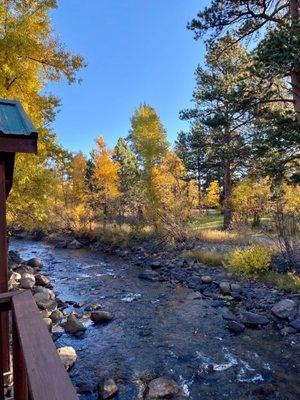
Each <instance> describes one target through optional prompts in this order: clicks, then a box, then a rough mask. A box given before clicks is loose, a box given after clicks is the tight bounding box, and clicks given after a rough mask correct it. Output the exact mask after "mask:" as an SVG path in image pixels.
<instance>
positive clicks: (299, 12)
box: [290, 0, 300, 122]
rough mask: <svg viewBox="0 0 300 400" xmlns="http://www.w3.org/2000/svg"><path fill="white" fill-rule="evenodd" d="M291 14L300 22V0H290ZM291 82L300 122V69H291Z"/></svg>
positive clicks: (294, 20) (292, 18) (292, 17)
mask: <svg viewBox="0 0 300 400" xmlns="http://www.w3.org/2000/svg"><path fill="white" fill-rule="evenodd" d="M290 16H291V20H292V21H293V22H295V23H299V19H300V0H290ZM291 84H292V93H293V100H294V108H295V112H296V117H297V120H298V121H299V122H300V71H291Z"/></svg>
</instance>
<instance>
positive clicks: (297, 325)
mask: <svg viewBox="0 0 300 400" xmlns="http://www.w3.org/2000/svg"><path fill="white" fill-rule="evenodd" d="M290 325H291V327H292V328H294V329H296V331H297V332H300V318H297V319H295V320H294V321H292V322H291V323H290Z"/></svg>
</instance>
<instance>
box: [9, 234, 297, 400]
mask: <svg viewBox="0 0 300 400" xmlns="http://www.w3.org/2000/svg"><path fill="white" fill-rule="evenodd" d="M10 248H11V249H14V250H18V251H20V253H21V255H22V257H23V258H24V259H28V258H31V257H39V258H41V259H42V260H43V262H44V268H43V272H44V273H45V274H48V275H49V276H50V277H51V280H52V284H53V285H54V289H55V291H56V293H57V295H58V296H59V297H60V299H61V300H63V301H76V302H82V303H84V305H83V306H82V308H81V309H79V310H76V311H78V312H80V311H82V312H83V310H84V307H85V306H86V305H88V304H89V303H100V304H101V306H102V308H103V309H105V310H108V311H111V312H112V313H113V315H114V319H113V321H112V322H111V323H109V324H107V325H97V326H96V325H94V324H92V323H90V322H86V324H87V330H86V332H85V333H84V334H83V335H82V336H81V337H79V338H76V337H74V336H71V335H69V334H63V335H62V336H61V337H60V338H59V339H58V340H57V341H56V345H57V346H58V347H60V346H66V345H68V346H73V347H74V348H75V350H76V352H77V354H78V361H77V362H76V364H75V367H74V368H73V369H72V371H71V376H72V380H73V381H74V382H88V383H90V384H92V385H96V384H97V383H98V380H99V371H105V372H106V373H108V374H109V375H110V376H111V377H113V378H114V379H115V380H116V381H117V383H118V385H119V388H120V391H119V394H118V396H117V399H122V400H127V399H128V400H129V399H137V398H138V384H137V382H138V379H139V377H140V376H142V375H143V374H145V373H147V372H154V373H157V374H158V375H168V376H170V377H172V378H174V379H175V380H176V381H177V382H178V383H180V385H181V386H182V388H183V390H184V393H185V396H186V398H187V399H193V400H197V399H199V400H200V399H204V398H206V399H230V400H232V399H252V398H253V395H252V392H253V389H254V388H255V387H256V386H257V384H258V383H260V382H272V383H273V384H274V386H275V388H276V389H277V392H276V397H275V398H277V399H296V398H300V397H298V396H300V389H299V386H297V379H298V380H299V366H298V369H297V366H296V362H297V350H299V346H298V345H299V344H298V345H297V344H294V346H293V345H292V346H291V345H289V346H287V345H286V343H287V342H286V339H284V338H282V337H281V336H280V335H279V334H278V333H276V332H274V331H272V330H247V331H246V332H245V334H242V335H240V336H232V335H231V334H230V333H229V332H228V331H227V330H226V329H225V321H224V320H223V319H222V313H224V312H225V311H226V309H225V308H222V307H217V308H216V307H214V306H213V300H210V299H207V298H205V299H203V298H201V296H199V294H197V293H195V292H193V291H192V290H190V289H186V288H182V287H176V286H174V285H172V284H171V283H167V282H164V283H160V282H146V281H142V280H140V279H138V274H139V272H140V268H138V267H135V266H132V265H130V264H129V263H126V262H123V261H120V260H119V259H116V258H111V257H108V256H105V255H103V254H99V253H93V252H91V251H88V250H78V251H74V250H72V251H68V250H58V249H53V248H52V247H51V246H50V245H48V244H45V243H42V242H29V241H12V242H11V245H10ZM70 311H71V309H70ZM298 355H299V352H298ZM298 361H299V358H298ZM46 362H47V360H45V363H46ZM81 398H82V399H84V400H92V399H96V398H97V395H96V394H92V395H86V396H82V397H81Z"/></svg>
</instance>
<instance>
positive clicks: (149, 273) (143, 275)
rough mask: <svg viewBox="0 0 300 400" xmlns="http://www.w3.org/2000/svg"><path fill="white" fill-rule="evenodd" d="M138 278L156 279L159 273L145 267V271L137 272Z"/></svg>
mask: <svg viewBox="0 0 300 400" xmlns="http://www.w3.org/2000/svg"><path fill="white" fill-rule="evenodd" d="M139 278H140V279H144V280H146V281H157V280H158V278H159V274H158V273H157V272H156V271H153V270H152V269H146V270H145V271H143V272H141V273H140V274H139Z"/></svg>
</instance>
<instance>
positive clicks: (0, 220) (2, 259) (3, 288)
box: [0, 153, 9, 372]
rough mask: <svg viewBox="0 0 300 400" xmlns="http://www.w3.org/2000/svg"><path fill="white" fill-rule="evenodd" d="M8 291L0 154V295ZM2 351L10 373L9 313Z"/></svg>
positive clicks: (3, 319) (1, 324) (2, 328)
mask: <svg viewBox="0 0 300 400" xmlns="http://www.w3.org/2000/svg"><path fill="white" fill-rule="evenodd" d="M7 291H8V265H7V238H6V186H5V158H4V157H3V154H1V153H0V293H5V292H7ZM0 334H1V338H2V340H1V349H0V352H1V354H0V356H1V359H2V360H1V361H2V363H1V364H2V367H3V372H8V371H9V332H8V312H2V313H1V314H0Z"/></svg>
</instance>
